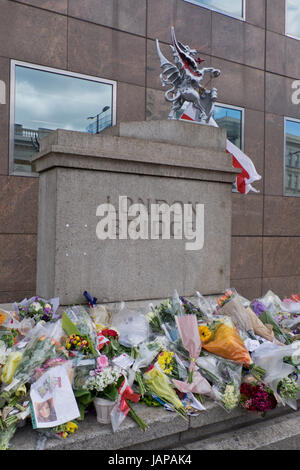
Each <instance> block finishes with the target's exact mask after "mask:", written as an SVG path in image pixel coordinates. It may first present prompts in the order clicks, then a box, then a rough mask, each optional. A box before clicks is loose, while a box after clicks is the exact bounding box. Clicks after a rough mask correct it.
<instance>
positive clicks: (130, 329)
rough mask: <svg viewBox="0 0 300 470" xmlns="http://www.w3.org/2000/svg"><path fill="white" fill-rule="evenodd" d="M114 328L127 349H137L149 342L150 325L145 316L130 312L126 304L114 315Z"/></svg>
mask: <svg viewBox="0 0 300 470" xmlns="http://www.w3.org/2000/svg"><path fill="white" fill-rule="evenodd" d="M112 326H113V327H116V328H117V330H118V333H119V342H120V344H121V345H123V346H125V347H127V348H135V347H137V346H138V345H139V344H140V343H143V342H145V341H148V338H149V323H148V321H147V319H146V317H145V315H143V314H142V313H140V312H138V311H134V310H128V309H127V308H126V306H125V304H124V303H123V308H122V309H120V311H119V312H118V313H116V314H114V315H113V317H112Z"/></svg>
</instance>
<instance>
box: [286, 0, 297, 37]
mask: <svg viewBox="0 0 300 470" xmlns="http://www.w3.org/2000/svg"><path fill="white" fill-rule="evenodd" d="M285 34H286V35H288V36H292V37H293V38H296V39H300V2H299V0H286V11H285Z"/></svg>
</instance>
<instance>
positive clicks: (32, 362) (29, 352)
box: [1, 334, 66, 393]
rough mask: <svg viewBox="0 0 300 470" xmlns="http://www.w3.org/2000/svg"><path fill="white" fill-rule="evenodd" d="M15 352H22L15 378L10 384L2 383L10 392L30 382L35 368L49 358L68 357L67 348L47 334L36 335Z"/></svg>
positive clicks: (4, 389)
mask: <svg viewBox="0 0 300 470" xmlns="http://www.w3.org/2000/svg"><path fill="white" fill-rule="evenodd" d="M15 353H16V354H20V355H21V358H20V360H19V361H18V365H17V368H16V369H15V372H14V374H13V380H9V384H2V389H1V390H2V391H9V393H13V392H14V391H15V390H16V389H17V388H18V387H20V386H21V385H23V384H25V383H28V382H30V381H31V379H32V378H33V377H34V373H35V370H36V369H37V368H39V367H41V366H42V364H43V363H44V362H46V361H47V360H48V359H54V358H57V357H64V358H65V357H66V351H65V349H64V348H63V347H62V346H61V345H60V344H59V343H58V342H57V341H56V340H54V339H53V338H52V337H49V336H46V335H45V334H43V335H37V336H35V337H34V338H33V339H32V340H31V341H30V342H29V343H28V344H27V345H26V346H25V348H24V349H23V350H21V351H20V350H18V349H17V348H15Z"/></svg>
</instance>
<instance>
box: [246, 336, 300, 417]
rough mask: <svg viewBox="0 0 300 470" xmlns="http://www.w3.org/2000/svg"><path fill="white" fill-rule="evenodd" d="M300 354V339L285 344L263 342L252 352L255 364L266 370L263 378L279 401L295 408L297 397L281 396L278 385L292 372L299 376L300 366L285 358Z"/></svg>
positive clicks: (298, 381)
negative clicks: (288, 361) (287, 397)
mask: <svg viewBox="0 0 300 470" xmlns="http://www.w3.org/2000/svg"><path fill="white" fill-rule="evenodd" d="M299 354H300V341H295V342H294V343H292V344H290V345H285V346H279V345H277V344H274V343H270V342H266V343H263V344H261V345H260V347H259V348H258V349H256V350H255V351H254V352H253V354H252V358H253V361H254V362H255V364H257V365H258V366H260V367H262V368H263V369H265V370H266V374H265V376H264V378H263V381H264V383H265V384H266V385H268V386H269V387H270V389H271V390H272V391H273V393H274V394H275V396H276V398H277V400H278V401H279V402H281V403H282V404H283V405H285V404H287V405H288V406H290V407H291V408H293V409H297V403H296V399H294V400H293V399H286V398H284V397H283V396H281V395H280V394H279V393H278V386H279V383H280V381H281V380H282V379H285V378H287V377H289V376H290V375H291V374H294V373H296V374H297V376H298V373H299V369H298V367H297V366H295V365H293V364H291V363H287V362H286V360H285V358H288V357H291V358H293V357H294V356H297V357H299ZM297 385H298V386H300V378H297Z"/></svg>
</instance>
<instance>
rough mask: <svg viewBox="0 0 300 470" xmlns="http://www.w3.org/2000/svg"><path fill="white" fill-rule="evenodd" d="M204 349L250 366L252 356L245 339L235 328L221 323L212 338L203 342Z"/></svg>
mask: <svg viewBox="0 0 300 470" xmlns="http://www.w3.org/2000/svg"><path fill="white" fill-rule="evenodd" d="M203 349H205V350H206V351H208V352H211V353H212V354H216V355H217V356H221V357H223V358H224V359H229V360H230V361H235V362H238V363H240V364H244V365H245V366H247V367H249V365H250V364H251V357H250V354H249V352H248V351H247V349H246V347H245V344H244V341H243V340H242V338H241V337H240V336H239V334H238V332H237V331H236V329H235V328H231V327H230V326H228V325H226V324H224V323H219V324H218V325H217V326H216V328H215V330H214V332H213V334H212V336H211V339H210V340H209V341H208V342H207V343H205V344H203Z"/></svg>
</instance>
